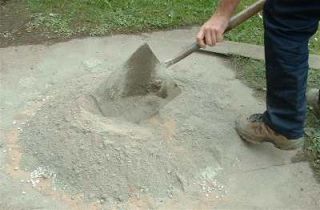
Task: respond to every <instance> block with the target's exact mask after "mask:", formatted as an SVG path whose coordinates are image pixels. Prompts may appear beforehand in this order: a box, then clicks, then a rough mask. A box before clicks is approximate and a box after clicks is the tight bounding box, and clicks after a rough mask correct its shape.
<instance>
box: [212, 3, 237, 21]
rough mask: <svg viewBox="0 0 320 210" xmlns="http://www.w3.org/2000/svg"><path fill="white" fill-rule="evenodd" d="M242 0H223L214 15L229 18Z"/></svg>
mask: <svg viewBox="0 0 320 210" xmlns="http://www.w3.org/2000/svg"><path fill="white" fill-rule="evenodd" d="M239 3H240V0H221V1H220V3H219V6H218V8H217V9H216V11H215V13H214V14H213V17H215V16H220V17H224V18H227V19H229V18H230V17H231V16H232V14H233V13H234V11H235V10H236V8H237V6H238V4H239Z"/></svg>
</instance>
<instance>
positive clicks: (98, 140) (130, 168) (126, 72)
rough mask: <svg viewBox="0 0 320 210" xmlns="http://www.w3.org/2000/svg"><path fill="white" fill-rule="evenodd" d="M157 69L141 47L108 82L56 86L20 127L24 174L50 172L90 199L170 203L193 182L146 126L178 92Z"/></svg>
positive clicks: (179, 158) (181, 161) (93, 79)
mask: <svg viewBox="0 0 320 210" xmlns="http://www.w3.org/2000/svg"><path fill="white" fill-rule="evenodd" d="M146 55H149V56H146ZM159 68H160V67H159V61H158V60H157V59H156V57H155V56H154V55H153V54H152V52H151V50H150V48H149V47H148V46H147V45H144V46H142V47H141V48H139V49H138V50H137V51H136V52H135V53H134V54H133V55H132V56H131V57H130V58H129V60H128V61H127V62H126V63H125V64H124V65H123V66H122V67H121V68H117V69H115V70H114V71H113V73H111V75H108V78H107V79H101V78H104V77H105V75H104V74H100V75H96V74H89V75H86V76H84V77H82V78H79V79H76V80H75V81H70V83H69V84H65V87H63V88H61V87H60V89H59V90H64V91H63V92H61V91H60V92H57V94H56V95H55V96H54V97H52V98H51V99H50V100H49V101H47V103H46V104H45V105H44V106H43V107H42V108H41V110H39V111H38V112H37V114H36V115H35V116H34V117H33V118H32V119H31V120H30V121H29V122H28V124H27V125H26V126H25V128H23V130H24V132H23V133H22V135H21V141H22V145H23V146H24V149H25V155H24V156H25V157H24V159H25V160H28V161H25V162H26V163H28V164H27V165H29V166H28V167H29V168H30V170H33V169H34V168H36V167H38V166H42V167H48V168H50V169H51V170H52V171H54V172H55V173H56V178H57V180H58V181H59V183H61V185H63V188H66V189H68V190H69V191H70V192H72V193H74V194H77V193H84V194H85V197H86V198H88V199H89V200H90V199H92V200H93V199H100V200H104V201H107V200H108V201H110V199H111V202H120V201H125V200H127V199H129V198H130V197H131V196H134V195H137V194H141V193H148V194H150V195H151V196H152V197H155V198H163V197H166V198H168V197H171V196H172V194H174V193H175V192H179V191H183V190H185V189H186V188H187V186H186V184H187V181H186V180H192V179H193V178H194V177H193V176H194V173H192V171H193V169H192V167H190V164H189V163H188V161H189V160H188V159H186V157H185V154H184V153H181V152H180V153H177V152H175V151H174V150H172V148H171V147H170V146H168V144H167V143H166V141H164V140H163V135H162V133H161V130H160V129H159V128H158V127H157V126H152V124H151V123H150V121H151V119H152V117H153V116H154V115H156V114H157V112H158V111H159V110H160V109H161V107H163V106H164V105H166V104H167V103H168V102H170V101H171V100H173V99H174V98H175V97H176V96H178V95H179V94H180V93H181V91H180V88H179V87H178V86H177V85H176V84H175V82H174V81H172V80H170V79H169V78H165V77H164V76H163V75H162V76H159V75H160V73H159V72H160V69H159ZM97 78H98V81H100V82H97ZM199 161H201V158H200V159H199ZM209 172H210V171H209ZM204 176H206V175H204ZM197 186H198V185H197Z"/></svg>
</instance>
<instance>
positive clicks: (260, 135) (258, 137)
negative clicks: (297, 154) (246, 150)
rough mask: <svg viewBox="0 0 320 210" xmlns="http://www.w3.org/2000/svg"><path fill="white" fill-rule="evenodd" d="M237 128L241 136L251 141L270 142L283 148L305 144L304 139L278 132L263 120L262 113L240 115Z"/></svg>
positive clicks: (296, 147)
mask: <svg viewBox="0 0 320 210" xmlns="http://www.w3.org/2000/svg"><path fill="white" fill-rule="evenodd" d="M236 130H237V132H238V134H239V135H240V137H241V138H242V139H243V140H245V141H247V142H250V143H253V144H260V143H263V142H270V143H272V144H273V145H274V146H275V147H277V148H279V149H281V150H294V149H298V148H300V147H302V146H303V143H304V139H303V137H302V138H298V139H288V138H286V137H285V136H283V135H281V134H278V133H276V132H275V131H274V130H272V129H271V128H270V127H269V126H268V125H266V124H265V123H264V122H263V115H262V114H253V115H251V116H250V117H249V118H247V117H240V118H239V119H238V120H237V121H236Z"/></svg>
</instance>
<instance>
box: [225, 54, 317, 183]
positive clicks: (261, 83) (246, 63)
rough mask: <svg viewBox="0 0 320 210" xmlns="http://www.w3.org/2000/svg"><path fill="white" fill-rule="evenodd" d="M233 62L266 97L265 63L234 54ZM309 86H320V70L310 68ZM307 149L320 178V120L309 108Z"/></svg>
mask: <svg viewBox="0 0 320 210" xmlns="http://www.w3.org/2000/svg"><path fill="white" fill-rule="evenodd" d="M231 63H232V65H233V67H234V69H235V70H236V75H237V77H238V78H239V79H241V80H242V81H244V83H245V84H246V85H248V86H249V87H251V88H253V89H255V90H256V94H257V96H258V97H263V98H264V97H265V93H266V92H265V90H266V78H265V63H264V62H263V61H258V60H253V59H249V58H244V57H239V56H234V57H232V59H231ZM308 87H309V88H320V70H315V69H310V71H309V78H308ZM305 149H306V151H308V154H309V156H310V158H311V165H312V166H313V168H314V169H315V172H316V174H317V177H318V179H319V180H320V120H319V119H318V118H317V117H316V116H315V114H314V113H313V112H312V110H311V107H310V108H309V109H308V116H307V124H306V145H305Z"/></svg>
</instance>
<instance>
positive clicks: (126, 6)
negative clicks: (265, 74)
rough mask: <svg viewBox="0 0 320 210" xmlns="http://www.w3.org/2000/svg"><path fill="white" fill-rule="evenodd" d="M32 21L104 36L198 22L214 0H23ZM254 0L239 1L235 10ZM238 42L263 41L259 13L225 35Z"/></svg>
mask: <svg viewBox="0 0 320 210" xmlns="http://www.w3.org/2000/svg"><path fill="white" fill-rule="evenodd" d="M26 1H27V2H28V6H29V8H30V10H31V12H32V13H33V14H34V18H33V19H34V22H36V23H37V24H35V25H37V26H39V27H43V28H46V29H48V30H50V31H53V32H55V33H57V34H58V35H61V36H65V37H69V36H72V35H77V34H85V35H92V36H95V35H107V34H111V33H131V32H142V31H150V30H159V29H171V28H177V27H181V26H188V25H195V24H202V23H203V22H204V21H206V20H207V19H208V18H209V17H210V16H211V15H212V11H213V10H214V9H215V8H216V7H217V4H218V0H214V1H212V0H157V1H150V0H81V1H79V0H26ZM253 2H255V0H242V1H241V3H240V6H239V7H238V11H240V10H243V9H245V8H246V7H247V6H248V5H250V4H252V3H253ZM226 39H228V40H232V41H238V42H246V43H253V44H263V26H262V18H261V15H260V16H259V15H257V16H254V17H252V18H251V19H249V20H248V21H247V22H246V23H245V24H243V25H241V26H239V27H238V28H236V29H234V30H233V31H232V32H230V33H228V34H227V35H226ZM310 48H311V52H312V53H316V54H320V32H318V33H317V34H316V35H315V37H314V38H312V39H311V42H310Z"/></svg>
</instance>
